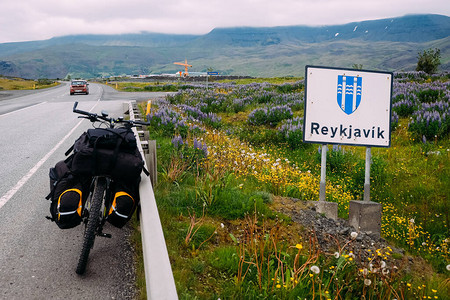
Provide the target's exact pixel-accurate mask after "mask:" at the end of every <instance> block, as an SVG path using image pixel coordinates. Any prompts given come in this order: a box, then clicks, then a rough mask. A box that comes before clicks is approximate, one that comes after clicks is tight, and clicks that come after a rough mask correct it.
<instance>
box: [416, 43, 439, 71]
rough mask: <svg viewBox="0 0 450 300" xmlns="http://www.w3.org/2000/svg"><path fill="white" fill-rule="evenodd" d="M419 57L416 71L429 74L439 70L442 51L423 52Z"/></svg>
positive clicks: (429, 50)
mask: <svg viewBox="0 0 450 300" xmlns="http://www.w3.org/2000/svg"><path fill="white" fill-rule="evenodd" d="M418 55H419V56H418V61H417V67H416V71H424V72H425V73H428V74H433V73H436V72H437V69H438V67H439V65H440V64H441V50H439V49H434V50H433V49H428V50H423V52H422V53H420V52H419V53H418Z"/></svg>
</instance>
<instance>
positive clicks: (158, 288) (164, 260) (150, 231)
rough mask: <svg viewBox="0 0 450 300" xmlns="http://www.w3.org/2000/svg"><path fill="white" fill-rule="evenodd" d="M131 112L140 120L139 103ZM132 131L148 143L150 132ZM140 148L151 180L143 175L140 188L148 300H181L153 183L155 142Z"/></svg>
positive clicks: (131, 116) (129, 104)
mask: <svg viewBox="0 0 450 300" xmlns="http://www.w3.org/2000/svg"><path fill="white" fill-rule="evenodd" d="M128 111H129V114H130V119H134V120H136V119H140V118H139V117H138V116H139V111H138V109H137V106H136V102H129V103H128ZM133 130H134V134H135V135H136V137H137V138H138V141H140V139H141V136H142V137H143V139H145V138H147V139H148V132H147V134H146V133H145V131H144V132H143V133H141V134H139V133H138V129H136V128H133ZM138 147H139V151H140V152H141V155H142V156H143V157H145V158H146V159H145V167H146V168H147V170H149V172H150V178H149V177H148V176H146V175H145V174H142V175H141V184H140V185H139V194H140V199H141V202H140V203H141V215H140V220H141V236H142V251H143V254H144V268H145V282H146V290H147V298H148V299H155V300H160V299H170V300H171V299H178V295H177V290H176V287H175V280H174V278H173V273H172V268H171V266H170V261H169V254H168V253H167V247H166V242H165V240H164V234H163V230H162V227H161V221H160V220H159V214H158V208H157V206H156V200H155V195H154V193H153V186H152V183H153V184H156V180H157V178H156V174H157V172H156V142H155V141H145V140H144V141H141V142H138ZM145 148H146V149H145ZM146 152H147V153H146Z"/></svg>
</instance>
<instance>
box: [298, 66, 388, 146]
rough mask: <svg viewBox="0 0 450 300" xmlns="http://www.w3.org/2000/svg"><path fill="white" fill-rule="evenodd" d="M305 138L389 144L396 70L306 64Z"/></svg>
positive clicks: (334, 141)
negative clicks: (377, 70) (381, 70)
mask: <svg viewBox="0 0 450 300" xmlns="http://www.w3.org/2000/svg"><path fill="white" fill-rule="evenodd" d="M305 76H306V77H305V116H304V123H303V124H304V130H303V141H304V142H307V143H320V144H347V145H360V146H368V147H372V146H376V147H389V146H390V144H391V130H390V126H391V102H392V101H391V99H392V77H393V74H392V73H387V72H376V71H363V70H352V69H337V68H325V67H316V66H306V71H305Z"/></svg>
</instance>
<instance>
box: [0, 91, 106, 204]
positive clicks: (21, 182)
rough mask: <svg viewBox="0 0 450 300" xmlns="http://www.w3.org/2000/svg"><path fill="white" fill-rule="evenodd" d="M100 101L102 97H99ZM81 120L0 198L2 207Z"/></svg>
mask: <svg viewBox="0 0 450 300" xmlns="http://www.w3.org/2000/svg"><path fill="white" fill-rule="evenodd" d="M99 101H100V99H99ZM99 101H97V102H96V103H95V105H94V106H93V107H92V108H91V109H90V110H89V112H91V111H92V110H93V109H94V108H95V107H96V106H97V104H98V102H99ZM81 122H83V120H80V121H79V122H78V123H77V125H75V127H73V128H72V130H70V131H69V133H68V134H66V136H65V137H64V138H63V139H62V140H60V141H59V143H58V144H56V146H55V147H53V149H51V150H50V152H48V153H47V154H46V155H45V156H44V157H43V158H42V159H41V160H40V161H39V162H38V163H37V164H36V165H35V166H34V167H33V168H31V169H30V171H29V172H28V173H27V174H26V175H25V176H23V177H22V178H21V179H20V180H19V181H18V182H17V183H16V185H15V186H14V187H13V188H12V189H10V190H9V191H8V192H7V193H6V194H5V195H3V196H2V197H1V198H0V209H1V208H2V207H3V205H5V204H6V202H8V200H9V199H11V198H12V196H14V194H15V193H17V191H18V190H20V188H22V186H24V185H25V183H27V181H28V180H29V179H30V178H31V176H33V175H34V173H36V171H37V170H38V169H39V168H40V167H41V166H42V165H43V164H44V163H45V162H46V161H47V159H48V158H49V157H50V156H51V155H52V154H53V153H54V152H55V151H56V150H57V149H58V148H59V147H61V145H62V144H63V143H64V142H65V141H66V140H67V139H68V138H69V137H70V135H71V134H72V133H73V132H74V131H75V130H76V129H77V128H78V126H80V124H81Z"/></svg>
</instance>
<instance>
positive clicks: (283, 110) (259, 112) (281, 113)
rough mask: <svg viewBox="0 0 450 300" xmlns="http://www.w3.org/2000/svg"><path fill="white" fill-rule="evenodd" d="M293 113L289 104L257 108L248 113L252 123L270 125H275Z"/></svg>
mask: <svg viewBox="0 0 450 300" xmlns="http://www.w3.org/2000/svg"><path fill="white" fill-rule="evenodd" d="M292 116H293V113H292V110H291V108H290V107H288V106H287V105H283V106H275V107H270V108H257V109H255V110H254V111H252V112H251V113H250V114H249V115H248V122H249V123H250V124H251V125H256V126H258V125H269V126H272V127H275V126H276V125H277V124H278V123H280V122H281V121H283V120H286V119H290V118H292Z"/></svg>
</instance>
